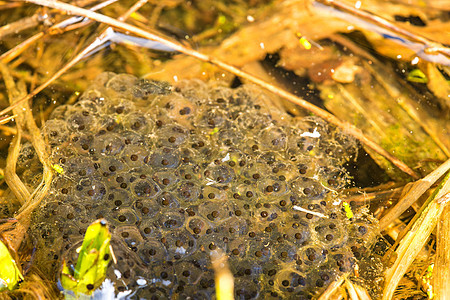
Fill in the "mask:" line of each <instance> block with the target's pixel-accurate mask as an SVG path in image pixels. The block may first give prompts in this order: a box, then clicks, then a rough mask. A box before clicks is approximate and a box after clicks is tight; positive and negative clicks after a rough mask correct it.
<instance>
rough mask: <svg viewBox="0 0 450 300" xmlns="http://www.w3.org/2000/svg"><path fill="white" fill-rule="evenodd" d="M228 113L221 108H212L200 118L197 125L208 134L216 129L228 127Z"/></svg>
mask: <svg viewBox="0 0 450 300" xmlns="http://www.w3.org/2000/svg"><path fill="white" fill-rule="evenodd" d="M227 119H228V116H227V112H226V111H225V110H222V109H219V108H211V109H208V110H207V111H205V112H203V113H202V114H201V115H200V116H198V120H197V121H196V124H197V126H198V127H199V128H202V130H203V132H204V133H208V134H209V132H210V131H211V129H214V128H226V127H227Z"/></svg>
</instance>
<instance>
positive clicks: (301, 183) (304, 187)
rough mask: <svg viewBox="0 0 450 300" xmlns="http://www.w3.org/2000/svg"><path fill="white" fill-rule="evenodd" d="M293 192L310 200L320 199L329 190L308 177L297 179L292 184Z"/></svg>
mask: <svg viewBox="0 0 450 300" xmlns="http://www.w3.org/2000/svg"><path fill="white" fill-rule="evenodd" d="M291 191H293V192H295V193H296V194H297V195H299V196H301V197H304V198H308V199H320V198H323V196H324V195H325V194H326V193H327V190H326V189H325V188H324V187H323V186H322V185H321V184H320V183H319V182H317V181H316V180H314V179H311V178H306V177H297V179H295V180H293V181H292V182H291Z"/></svg>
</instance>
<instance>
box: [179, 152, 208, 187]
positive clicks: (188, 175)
mask: <svg viewBox="0 0 450 300" xmlns="http://www.w3.org/2000/svg"><path fill="white" fill-rule="evenodd" d="M185 158H186V157H183V161H185ZM177 175H178V176H179V177H180V179H181V180H184V179H186V180H191V181H196V182H198V181H200V180H202V179H203V172H201V168H200V166H199V165H197V164H191V163H188V164H183V165H181V166H180V167H179V168H178V174H177Z"/></svg>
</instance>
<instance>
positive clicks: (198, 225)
mask: <svg viewBox="0 0 450 300" xmlns="http://www.w3.org/2000/svg"><path fill="white" fill-rule="evenodd" d="M209 228H210V226H209V224H208V222H207V221H206V219H204V218H202V217H190V218H188V219H187V220H186V229H187V230H188V231H189V232H190V233H191V234H192V235H197V236H202V235H205V234H206V230H208V229H209Z"/></svg>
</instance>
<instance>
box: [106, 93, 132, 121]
mask: <svg viewBox="0 0 450 300" xmlns="http://www.w3.org/2000/svg"><path fill="white" fill-rule="evenodd" d="M104 110H105V114H106V115H115V118H116V120H118V121H119V120H121V119H122V116H123V115H128V114H130V113H132V112H134V111H136V110H137V109H136V106H135V105H134V104H133V103H132V102H131V101H130V100H128V99H124V98H112V99H110V101H108V104H107V105H106V107H105V108H104Z"/></svg>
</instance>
